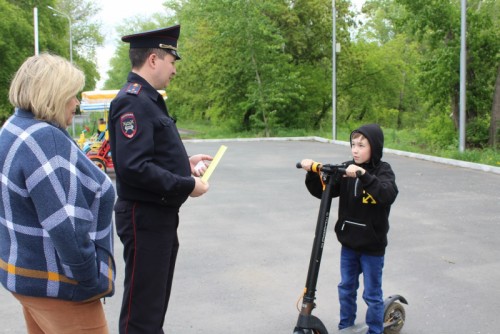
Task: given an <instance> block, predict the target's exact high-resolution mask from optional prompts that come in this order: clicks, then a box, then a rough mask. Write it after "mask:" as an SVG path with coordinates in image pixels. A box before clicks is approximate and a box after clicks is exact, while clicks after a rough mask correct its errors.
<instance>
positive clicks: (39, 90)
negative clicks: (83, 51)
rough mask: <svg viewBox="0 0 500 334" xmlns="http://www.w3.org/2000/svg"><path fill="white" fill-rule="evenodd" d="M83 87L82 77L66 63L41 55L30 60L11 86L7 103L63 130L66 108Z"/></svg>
mask: <svg viewBox="0 0 500 334" xmlns="http://www.w3.org/2000/svg"><path fill="white" fill-rule="evenodd" d="M84 86H85V75H84V74H83V72H82V71H81V70H80V69H78V68H77V67H76V66H74V65H73V64H71V63H70V62H69V61H68V60H66V59H64V58H62V57H60V56H56V55H52V54H49V53H42V54H39V55H35V56H32V57H29V58H28V59H27V60H26V61H25V62H24V63H23V64H22V65H21V67H20V68H19V69H18V70H17V72H16V74H15V76H14V79H12V82H11V84H10V89H9V101H10V103H11V104H12V105H13V106H14V107H17V108H21V109H24V110H26V111H30V112H31V113H33V115H35V118H37V119H40V120H44V121H48V122H52V123H56V124H57V125H59V126H60V127H63V128H65V127H66V105H67V104H68V102H70V101H71V99H72V98H74V97H75V96H76V95H77V94H78V92H80V91H81V90H82V89H83V87H84Z"/></svg>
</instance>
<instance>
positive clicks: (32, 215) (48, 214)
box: [0, 109, 115, 301]
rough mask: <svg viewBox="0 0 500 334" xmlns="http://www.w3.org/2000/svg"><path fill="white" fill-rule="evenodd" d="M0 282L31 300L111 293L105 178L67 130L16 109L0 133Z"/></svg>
mask: <svg viewBox="0 0 500 334" xmlns="http://www.w3.org/2000/svg"><path fill="white" fill-rule="evenodd" d="M0 173H1V183H0V196H1V197H0V281H1V282H2V285H3V286H4V287H5V288H6V289H7V290H9V291H12V292H15V293H18V294H21V295H27V296H34V297H54V298H59V299H64V300H72V301H84V300H91V299H98V298H101V297H105V296H111V295H113V293H114V279H115V265H114V260H113V226H112V212H113V204H114V200H115V191H114V188H113V184H112V182H111V180H110V179H109V177H108V176H107V175H106V174H105V173H103V172H101V171H100V170H99V168H97V167H96V166H95V165H94V164H93V163H92V161H90V160H89V159H88V158H87V157H86V156H85V154H84V153H83V152H82V151H81V150H80V149H79V148H78V146H77V145H76V143H75V142H74V141H73V140H72V138H71V137H70V136H69V134H68V133H67V132H66V130H63V129H61V128H58V127H56V126H54V125H52V124H50V123H47V122H44V121H40V120H36V119H34V117H33V114H32V113H31V112H27V111H24V110H20V109H17V110H16V112H15V114H14V115H13V116H11V117H10V118H9V119H8V120H7V122H6V123H5V124H4V125H3V127H2V129H1V130H0Z"/></svg>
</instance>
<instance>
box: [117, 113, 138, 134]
mask: <svg viewBox="0 0 500 334" xmlns="http://www.w3.org/2000/svg"><path fill="white" fill-rule="evenodd" d="M120 127H121V129H122V133H123V135H124V136H125V137H127V138H132V137H134V135H135V134H136V132H137V121H136V120H135V116H134V114H133V113H131V112H128V113H126V114H123V115H122V116H121V117H120Z"/></svg>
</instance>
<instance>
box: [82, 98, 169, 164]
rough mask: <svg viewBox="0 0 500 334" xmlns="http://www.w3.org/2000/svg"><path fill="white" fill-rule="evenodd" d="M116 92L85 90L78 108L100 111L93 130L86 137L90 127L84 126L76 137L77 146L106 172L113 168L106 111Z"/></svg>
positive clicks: (87, 110)
mask: <svg viewBox="0 0 500 334" xmlns="http://www.w3.org/2000/svg"><path fill="white" fill-rule="evenodd" d="M158 93H160V94H161V95H162V96H163V98H164V99H166V98H167V95H166V93H165V91H164V90H159V91H158ZM116 94H118V90H100V91H86V92H83V93H82V101H81V104H80V110H81V112H82V114H85V113H101V114H102V117H100V118H99V120H98V121H97V127H95V126H94V129H95V132H94V133H92V134H90V136H89V137H88V138H87V137H86V136H85V134H86V133H88V132H90V131H91V130H90V127H88V126H86V127H85V128H84V130H83V131H82V133H81V134H80V137H79V138H78V141H77V143H78V146H80V148H81V149H82V151H83V152H85V154H86V155H87V157H88V158H89V159H90V160H92V161H93V162H94V163H95V165H96V166H97V167H99V168H100V169H101V170H102V171H103V172H105V173H107V172H108V171H109V170H114V165H113V160H112V158H111V147H110V144H109V133H108V111H109V105H110V103H111V101H112V100H113V99H114V98H115V96H116Z"/></svg>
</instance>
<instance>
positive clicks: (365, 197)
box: [363, 190, 377, 204]
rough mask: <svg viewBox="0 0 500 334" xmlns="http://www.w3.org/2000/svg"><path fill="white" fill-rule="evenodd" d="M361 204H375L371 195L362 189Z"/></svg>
mask: <svg viewBox="0 0 500 334" xmlns="http://www.w3.org/2000/svg"><path fill="white" fill-rule="evenodd" d="M363 204H377V201H376V200H375V198H373V196H372V195H370V194H369V193H367V192H366V191H365V190H363Z"/></svg>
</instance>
